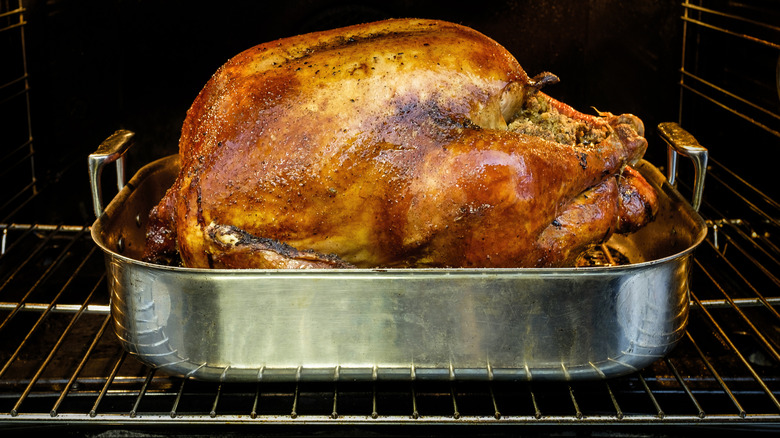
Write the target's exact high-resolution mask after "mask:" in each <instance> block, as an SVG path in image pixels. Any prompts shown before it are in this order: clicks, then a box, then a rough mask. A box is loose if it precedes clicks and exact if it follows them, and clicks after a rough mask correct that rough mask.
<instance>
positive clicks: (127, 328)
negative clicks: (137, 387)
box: [89, 123, 707, 382]
mask: <svg viewBox="0 0 780 438" xmlns="http://www.w3.org/2000/svg"><path fill="white" fill-rule="evenodd" d="M659 132H660V134H661V137H662V138H663V139H664V140H665V141H666V142H667V143H668V145H669V162H668V164H669V166H668V169H667V175H666V176H665V175H663V174H662V173H661V172H660V171H659V170H658V169H657V168H656V167H654V166H653V165H652V164H650V163H648V162H647V161H642V162H640V163H639V164H638V165H637V166H636V167H637V169H638V170H639V171H640V172H641V173H642V174H643V175H644V176H645V177H646V178H647V179H648V181H650V183H651V184H652V185H653V186H655V187H656V189H657V190H658V193H659V200H660V205H659V213H658V216H657V219H656V220H655V221H654V222H653V223H651V224H650V225H649V226H647V227H645V228H643V229H642V230H640V231H639V232H637V233H634V234H632V235H629V236H615V237H613V238H612V239H611V240H610V241H609V242H608V245H609V246H611V247H614V248H616V249H618V250H620V251H621V252H622V253H623V254H625V255H627V256H628V257H629V259H630V260H631V261H632V263H631V264H628V265H623V266H599V267H587V268H561V269H557V268H556V269H549V268H546V269H527V268H518V269H390V270H379V269H355V270H313V271H294V270H207V269H189V268H180V267H168V266H159V265H154V264H150V263H145V262H142V261H139V256H140V254H141V253H142V252H143V246H144V242H145V229H146V220H147V215H148V212H149V210H150V209H151V208H152V207H153V206H154V205H155V204H157V202H158V201H159V199H160V198H161V197H162V195H163V194H164V192H165V190H166V189H167V188H168V187H169V186H170V185H171V184H172V182H173V180H174V179H175V178H176V175H177V173H178V170H179V161H178V156H176V155H174V156H170V157H167V158H163V159H160V160H158V161H155V162H153V163H150V164H148V165H146V166H145V167H143V168H142V169H141V170H140V171H139V172H138V173H137V174H136V175H135V176H134V177H133V178H132V179H131V180H130V181H129V182H128V183H127V184H125V182H124V157H123V155H124V153H125V152H126V151H127V149H128V148H129V147H130V145H131V144H132V138H133V133H132V132H129V131H117V133H115V134H114V135H112V136H111V137H110V138H109V139H107V140H106V141H105V142H103V143H102V144H101V145H100V147H99V148H98V150H97V151H96V152H95V153H94V154H91V155H90V157H89V173H90V178H91V183H92V187H91V188H92V194H93V201H94V207H95V213H96V215H97V216H98V219H97V220H96V221H95V223H94V225H93V226H92V229H91V232H92V238H93V239H94V241H95V242H96V243H97V244H98V245H99V246H100V247H101V248H102V249H103V251H104V252H105V259H106V266H107V274H108V287H109V291H110V294H111V313H112V317H113V321H114V328H115V332H116V335H117V336H118V338H119V340H120V341H121V343H122V345H123V346H124V348H125V349H126V350H127V351H128V352H129V353H130V354H132V355H133V356H135V357H136V358H138V359H139V360H141V361H142V362H144V363H146V364H148V365H151V366H153V367H156V368H158V369H160V370H162V371H164V372H166V373H169V374H171V375H174V376H181V377H189V378H193V379H198V380H207V381H225V382H228V381H232V382H237V381H261V380H262V381H304V380H306V381H334V380H335V381H338V380H342V381H343V380H375V379H384V380H393V379H394V380H415V379H438V380H452V379H458V380H502V379H503V380H506V379H522V380H585V379H604V378H610V377H616V376H620V375H624V374H627V373H631V372H634V371H636V370H638V369H641V368H643V367H645V366H647V365H649V364H651V363H652V362H654V361H655V360H657V359H659V358H661V357H663V356H664V355H665V354H667V353H668V352H669V351H670V350H671V349H672V348H674V346H675V344H676V343H677V342H678V341H679V340H680V339H681V338H682V336H683V334H684V332H685V328H686V323H687V319H688V306H689V296H688V291H689V272H690V265H691V261H692V253H693V251H694V249H695V247H696V246H697V245H699V244H700V243H701V242H702V241H703V239H704V238H705V237H706V234H707V227H706V224H705V223H704V221H703V220H702V218H701V217H700V216H699V214H698V213H697V209H698V205H699V204H700V202H701V195H702V189H703V186H704V174H705V170H706V162H707V150H706V149H704V148H702V147H701V146H699V145H698V143H697V142H696V140H695V139H694V138H693V137H691V136H690V134H688V133H687V132H685V131H684V130H682V129H681V128H680V127H679V126H678V125H676V124H674V123H663V124H661V125H659ZM678 153H679V154H682V155H685V156H688V157H690V158H691V159H692V161H693V163H694V170H695V182H694V195H693V201H692V204H693V205H691V203H689V202H687V201H686V200H685V199H683V198H682V197H681V196H680V194H679V193H678V192H677V190H675V188H674V187H673V185H672V184H670V181H672V182H673V181H674V177H675V174H676V168H677V162H676V158H677V155H678ZM114 161H116V162H117V174H118V177H117V184H118V187H119V188H120V191H119V193H118V194H117V195H116V197H115V198H114V199H113V200H112V201H111V202H110V203H109V204H108V206H107V207H106V208H105V210H104V209H103V204H102V201H101V197H102V194H101V183H100V181H101V174H102V170H103V168H104V167H105V166H106V165H107V164H108V163H111V162H114Z"/></svg>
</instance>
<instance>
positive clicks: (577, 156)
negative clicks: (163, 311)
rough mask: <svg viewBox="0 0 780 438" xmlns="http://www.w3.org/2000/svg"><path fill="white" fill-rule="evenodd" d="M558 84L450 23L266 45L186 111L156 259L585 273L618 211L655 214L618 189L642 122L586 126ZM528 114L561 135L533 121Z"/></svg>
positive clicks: (151, 255)
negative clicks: (589, 255) (585, 257)
mask: <svg viewBox="0 0 780 438" xmlns="http://www.w3.org/2000/svg"><path fill="white" fill-rule="evenodd" d="M551 78H554V77H553V76H552V75H549V74H544V75H540V76H539V77H537V78H529V77H528V76H527V75H526V73H525V72H524V71H523V70H522V68H521V67H520V65H519V64H518V63H517V61H516V60H515V59H514V57H512V56H511V55H510V54H509V53H508V52H507V51H506V50H505V49H504V48H502V47H501V46H500V45H498V44H497V43H496V42H494V41H493V40H491V39H489V38H487V37H486V36H484V35H482V34H480V33H478V32H476V31H474V30H472V29H469V28H466V27H462V26H459V25H455V24H452V23H446V22H441V21H431V20H389V21H383V22H377V23H370V24H365V25H358V26H353V27H348V28H343V29H336V30H333V31H327V32H320V33H314V34H307V35H301V36H296V37H292V38H287V39H282V40H278V41H273V42H270V43H266V44H262V45H259V46H256V47H254V48H251V49H249V50H247V51H245V52H243V53H241V54H239V55H238V56H236V57H234V58H233V59H231V60H230V61H228V62H227V63H226V64H225V65H224V66H223V67H221V68H220V69H219V70H218V71H217V72H216V73H215V75H214V76H213V77H212V78H211V80H210V81H209V82H208V83H207V84H206V86H205V87H204V89H203V90H202V91H201V93H200V94H199V95H198V97H197V98H196V100H195V102H194V103H193V105H192V107H191V109H190V110H189V112H188V114H187V118H186V120H185V122H184V126H183V129H182V135H181V140H180V155H181V163H182V170H181V173H180V175H179V177H178V179H177V180H176V182H175V183H174V185H173V186H172V187H171V189H170V190H169V191H168V193H167V195H166V196H165V198H164V199H163V200H162V201H161V202H160V205H158V207H156V208H155V209H154V210H153V211H152V213H151V226H150V228H149V231H148V242H147V255H146V257H147V259H148V260H151V261H163V260H165V259H166V258H168V257H169V256H170V255H171V254H174V253H178V254H179V255H180V256H181V260H182V262H183V264H184V265H185V266H189V267H204V268H330V267H345V266H355V267H445V266H446V267H522V266H560V265H562V264H567V263H570V262H571V261H572V260H573V258H574V257H576V255H577V254H578V253H579V252H580V251H581V250H582V249H584V248H585V247H586V246H587V245H589V244H591V243H594V242H597V241H601V240H603V239H606V238H608V237H609V235H611V233H613V232H615V231H616V229H617V228H618V224H619V214H620V212H621V211H624V214H627V215H628V214H636V215H645V216H646V217H651V216H652V215H653V214H654V211H653V208H654V207H653V206H649V207H648V208H646V209H645V210H643V211H642V212H639V213H637V212H636V209H621V207H620V206H621V202H622V201H621V199H622V198H621V196H620V195H619V194H620V190H619V188H620V186H621V184H624V185H627V186H628V185H631V186H632V187H633V185H635V184H636V183H635V182H633V180H632V181H625V182H623V183H621V180H619V177H620V175H621V174H622V173H623V169H624V168H625V167H626V165H627V164H628V163H634V162H636V161H637V160H638V159H639V158H640V157H641V156H642V155H643V153H644V151H645V148H646V144H647V143H646V141H645V139H644V138H643V137H642V136H643V127H642V123H641V121H639V119H637V118H636V117H633V116H630V115H623V116H613V115H611V114H609V113H604V114H601V115H600V116H588V115H584V114H581V113H579V112H577V111H575V110H573V109H572V108H570V107H569V106H567V105H565V104H563V103H561V102H557V101H555V100H554V99H552V98H550V97H549V96H547V95H545V94H544V93H542V92H540V91H538V89H539V88H540V86H541V85H542V84H543V83H545V82H551V81H553V80H552V79H551ZM531 104H533V105H531ZM530 113H533V114H536V116H529V115H528V114H530ZM551 114H552V117H551V116H550V115H551ZM528 117H531V118H534V117H536V118H538V119H539V121H538V124H544V123H548V124H550V123H551V124H552V125H553V128H552V129H553V130H556V129H557V130H558V131H560V132H558V133H556V134H552V135H548V134H540V133H537V132H534V131H535V129H536V126H537V125H533V126H531V125H527V124H526V125H527V126H521V125H523V124H522V123H520V122H519V120H520V119H523V120H525V119H526V118H528ZM551 120H552V121H551ZM639 178H641V176H639ZM589 194H592V195H594V196H589ZM642 220H643V219H632V220H631V221H628V220H624V221H623V222H624V223H628V222H631V223H636V222H641V221H642ZM277 244H278V245H277Z"/></svg>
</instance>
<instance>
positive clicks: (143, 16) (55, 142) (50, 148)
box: [26, 0, 681, 223]
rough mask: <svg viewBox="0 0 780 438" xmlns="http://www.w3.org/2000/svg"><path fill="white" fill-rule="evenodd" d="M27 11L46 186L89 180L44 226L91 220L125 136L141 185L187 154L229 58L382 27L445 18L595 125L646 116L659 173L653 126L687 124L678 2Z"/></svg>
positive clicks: (92, 5) (255, 4) (76, 186)
mask: <svg viewBox="0 0 780 438" xmlns="http://www.w3.org/2000/svg"><path fill="white" fill-rule="evenodd" d="M26 6H27V8H28V12H27V16H26V18H27V21H28V28H27V50H28V65H29V72H30V78H31V84H32V90H33V91H32V95H31V97H32V103H31V108H32V114H33V116H32V129H33V134H34V138H35V147H36V150H37V157H36V166H38V175H39V177H40V176H56V177H58V178H63V176H62V175H60V169H61V168H63V167H66V166H68V165H69V164H73V165H74V166H75V168H77V169H78V171H76V172H73V174H74V175H75V178H76V180H77V181H75V182H74V183H73V184H69V187H70V190H69V191H68V193H70V194H71V196H74V197H75V198H76V199H74V200H73V202H72V203H70V204H69V205H71V206H72V208H67V209H58V210H57V212H56V213H53V212H52V211H50V210H45V209H44V211H42V212H41V213H40V214H42V215H51V214H56V215H65V216H68V217H64V218H53V219H49V218H42V219H39V221H47V220H56V219H61V220H64V221H65V222H72V221H77V222H79V223H82V222H84V221H89V220H90V219H91V218H90V214H91V213H90V212H91V206H90V205H86V204H88V203H89V202H90V201H89V197H88V196H87V194H88V190H89V188H88V186H87V185H86V182H87V178H86V172H85V171H83V167H85V165H86V155H87V154H89V153H90V152H92V151H93V150H94V149H95V147H96V146H97V145H98V144H99V143H100V141H102V140H103V139H104V138H106V137H107V136H108V135H110V134H111V133H112V132H113V131H114V130H116V129H119V128H124V129H129V130H132V131H135V132H136V133H137V144H136V146H135V147H134V148H133V149H132V151H131V153H130V159H129V160H128V165H129V169H128V173H129V174H130V175H132V173H134V171H135V170H136V169H137V168H138V167H140V166H141V165H143V164H145V163H147V162H149V161H151V160H153V159H155V158H158V157H161V156H165V155H168V154H171V153H175V152H176V149H177V141H178V135H179V130H180V126H181V123H182V121H183V118H184V116H185V112H186V110H187V108H188V106H189V105H190V103H191V102H192V100H193V99H194V97H195V96H196V94H197V93H198V92H199V90H200V89H201V87H202V86H203V85H204V84H205V82H206V81H207V80H208V79H209V77H210V76H211V74H212V73H213V72H214V71H215V70H216V69H217V68H218V67H219V66H220V65H221V64H222V63H224V62H225V61H226V60H227V59H228V58H230V57H231V56H233V55H235V54H237V53H238V52H240V51H242V50H244V49H247V48H249V47H251V46H253V45H256V44H259V43H261V42H265V41H269V40H272V39H276V38H280V37H285V36H290V35H294V34H299V33H303V32H308V31H315V30H321V29H326V28H332V27H338V26H342V25H348V24H354V23H359V22H365V21H372V20H379V19H383V18H390V17H423V18H437V19H444V20H450V21H454V22H458V23H462V24H465V25H468V26H471V27H474V28H476V29H477V30H480V31H482V32H483V33H485V34H487V35H489V36H490V37H492V38H494V39H495V40H497V41H498V42H499V43H501V44H502V45H504V46H505V47H506V48H507V49H508V50H509V51H510V52H512V53H513V54H515V56H516V57H517V58H518V60H519V61H520V63H521V65H522V66H523V67H524V69H525V70H526V71H527V72H528V73H529V75H534V74H536V73H539V72H542V71H551V72H553V73H555V74H557V75H558V76H559V77H560V79H561V82H560V83H559V84H556V85H553V86H550V87H549V88H547V89H546V90H545V91H547V92H548V93H549V94H551V95H553V96H554V97H556V98H558V99H560V100H563V101H565V102H567V103H569V104H571V105H573V106H574V107H575V108H577V109H580V110H583V111H586V112H587V111H592V110H591V109H590V108H591V107H594V108H598V109H599V110H603V111H611V112H615V113H617V112H631V113H634V114H637V115H638V116H640V117H641V118H642V119H643V120H644V121H645V124H646V127H647V131H648V132H647V135H648V138H650V139H651V147H650V150H649V152H648V157H649V158H650V159H651V161H653V162H654V163H661V162H662V160H663V157H664V156H665V155H664V154H665V147H664V146H663V145H662V144H661V142H660V141H659V140H658V138H657V135H656V134H655V126H656V125H657V124H658V123H659V122H663V121H676V120H677V112H678V100H679V87H678V85H677V84H678V82H679V73H678V70H679V65H680V51H681V47H680V46H681V44H680V41H681V23H680V19H679V17H680V14H681V8H680V5H679V1H678V0H655V1H643V2H623V1H619V0H590V1H581V0H555V1H552V0H548V1H538V0H517V1H497V0H483V1H481V2H473V1H468V2H466V1H449V2H446V3H444V2H433V1H399V0H387V1H384V2H377V3H364V2H347V1H294V0H287V1H283V2H282V1H278V2H264V1H246V0H232V1H222V2H200V1H183V0H168V1H162V2H161V1H154V0H79V1H75V0H47V1H44V0H35V1H29V2H27V5H26ZM74 163H75V164H74ZM79 194H83V195H84V196H79ZM56 201H58V202H62V198H61V197H60V195H58V197H57V200H56Z"/></svg>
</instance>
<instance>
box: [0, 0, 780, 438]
mask: <svg viewBox="0 0 780 438" xmlns="http://www.w3.org/2000/svg"><path fill="white" fill-rule="evenodd" d="M398 16H418V17H426V18H439V19H445V20H450V21H455V22H459V23H462V24H466V25H469V26H471V27H474V28H476V29H478V30H480V31H482V32H483V33H486V34H487V35H489V36H491V37H493V38H494V39H496V40H497V41H499V42H500V43H502V44H503V45H505V46H506V47H507V48H508V49H509V51H510V52H512V53H514V54H515V55H516V57H517V58H518V59H519V60H520V63H521V64H522V65H523V67H524V68H525V69H526V71H528V72H529V74H534V73H535V72H540V71H545V70H549V71H552V72H554V73H556V74H558V75H559V76H560V77H561V83H560V84H557V85H555V86H554V87H555V88H552V87H550V89H549V90H546V91H549V93H550V94H551V95H553V97H555V98H558V99H560V100H562V101H564V102H567V103H569V104H571V105H572V106H574V107H575V108H578V109H585V108H588V107H591V106H592V107H595V108H599V109H602V108H603V109H607V110H610V111H615V112H617V111H620V112H631V113H634V114H637V115H639V116H640V117H642V118H643V120H644V121H645V124H646V127H647V131H648V132H647V137H648V139H649V142H650V148H649V151H648V154H647V156H646V158H647V159H648V160H649V161H651V162H653V163H654V164H656V165H657V166H659V167H660V168H664V166H665V165H666V159H667V155H666V149H665V145H664V144H663V142H662V141H661V140H660V138H659V137H658V134H657V132H656V130H655V126H657V125H658V123H660V122H666V121H675V122H679V123H680V124H681V126H682V127H683V128H684V129H686V130H687V131H689V132H690V133H692V134H693V135H694V136H695V137H696V138H697V139H698V140H699V142H700V143H701V144H702V145H703V146H705V147H706V148H708V149H709V153H710V161H709V166H708V169H707V176H706V183H705V189H704V200H703V203H702V206H701V209H700V213H701V215H702V216H703V217H704V218H705V220H706V221H707V223H708V227H709V230H708V231H709V233H708V237H707V240H706V241H705V242H704V243H703V244H702V245H701V246H700V247H699V248H698V249H697V250H696V253H695V262H694V264H693V270H692V272H691V281H690V306H691V314H690V319H689V322H688V331H687V333H686V335H685V337H684V339H683V340H682V341H681V343H680V345H679V346H678V347H677V348H675V349H674V350H673V351H672V352H671V353H670V354H669V355H668V356H667V357H666V358H664V359H663V360H659V361H657V362H656V363H654V364H653V365H651V366H650V367H648V368H646V369H643V370H637V371H636V372H635V373H633V374H631V375H629V376H626V377H620V378H616V379H609V380H605V381H594V382H570V383H566V382H561V383H551V382H535V381H513V382H489V381H488V382H464V381H448V382H431V381H411V382H408V383H398V382H383V381H374V382H350V381H342V380H337V381H331V382H298V383H271V382H259V383H257V384H232V383H230V384H229V383H223V384H220V383H205V382H197V381H191V380H182V379H179V378H174V377H170V376H167V375H165V374H164V373H161V372H157V371H156V370H154V369H150V368H148V367H146V366H144V365H142V364H141V363H139V362H137V361H135V360H134V359H132V358H130V357H128V355H127V354H126V353H125V352H124V350H122V348H121V347H120V345H119V343H118V341H117V339H116V338H115V335H114V333H113V329H112V327H111V317H110V315H109V302H108V300H109V297H108V293H107V286H106V272H105V264H104V260H103V254H102V253H101V252H100V251H99V249H97V247H96V246H95V245H94V243H93V242H92V240H91V238H90V235H89V230H90V226H91V224H92V222H93V221H94V215H93V214H92V206H91V199H90V190H89V185H88V178H87V171H86V157H87V155H88V154H89V153H91V152H93V151H94V150H95V148H96V147H97V145H98V144H100V142H101V141H103V140H104V139H105V138H106V137H108V136H109V135H110V134H111V133H112V132H113V131H114V130H116V129H119V128H124V129H130V130H132V131H134V132H136V133H137V136H138V138H137V146H136V147H134V148H133V149H132V150H131V151H130V152H129V153H128V157H127V160H126V161H127V165H128V175H132V174H133V173H134V172H135V170H137V169H138V168H139V167H140V166H142V165H144V164H146V163H148V162H150V161H152V160H154V159H156V158H159V157H163V156H166V155H170V154H172V153H175V152H176V148H177V140H178V131H179V129H180V126H181V122H182V120H183V118H184V114H185V112H186V109H187V107H188V106H189V104H190V103H191V102H192V99H193V98H194V96H195V95H196V94H197V92H198V91H199V90H200V87H201V86H202V85H203V84H204V83H205V82H206V80H207V79H208V77H209V76H210V75H211V73H213V71H214V70H216V68H217V67H219V65H221V64H222V63H224V62H225V61H226V60H227V58H228V57H230V56H232V55H233V54H236V53H238V52H239V51H241V50H243V49H245V48H248V47H251V46H253V45H255V44H258V43H260V42H264V41H268V40H272V39H275V38H279V37H283V36H288V35H293V34H298V33H302V32H306V31H312V30H319V29H325V28H332V27H337V26H341V25H346V24H352V23H358V22H364V21H370V20H375V19H382V18H389V17H398ZM777 23H780V8H778V6H777V4H776V3H775V2H772V1H769V0H749V1H743V2H732V1H716V0H712V1H710V0H700V1H685V0H683V1H680V0H657V1H652V2H641V3H640V2H632V3H630V4H629V3H628V2H619V1H614V0H590V1H587V2H580V1H574V0H570V1H556V2H553V1H544V2H534V1H530V0H528V1H523V0H520V1H492V0H488V1H486V2H482V3H481V4H480V7H479V8H476V9H475V8H474V5H473V4H472V3H467V2H461V1H454V2H448V7H446V8H442V7H441V5H440V4H437V3H435V2H426V1H423V2H407V1H388V2H383V3H382V4H381V6H366V5H363V4H362V3H351V2H342V1H330V2H310V1H298V2H296V1H291V2H286V3H285V2H274V3H271V4H265V3H264V2H250V1H229V2H223V3H219V4H217V3H212V2H185V1H168V2H153V1H148V0H137V1H128V0H112V1H79V2H75V1H66V0H45V1H44V0H35V1H22V0H0V59H2V63H1V65H2V68H0V156H1V157H2V159H0V187H3V190H2V192H1V193H0V230H1V232H2V236H0V238H1V239H2V241H1V242H0V425H1V426H0V427H2V428H4V429H6V430H8V431H20V430H27V429H32V428H42V427H61V428H64V429H68V430H74V431H83V430H89V431H91V432H97V431H103V430H117V429H121V430H134V431H137V432H138V433H149V434H153V433H167V434H173V433H188V434H194V435H197V434H207V433H208V432H207V431H212V432H213V431H219V432H222V433H224V432H227V431H231V432H234V433H242V432H251V433H264V434H269V435H271V434H290V433H293V432H291V431H296V432H295V433H298V432H301V433H302V432H303V431H306V432H310V431H312V430H314V431H317V432H318V433H320V434H325V435H327V434H355V433H360V432H364V433H371V434H404V435H415V434H427V433H433V432H434V431H435V432H444V433H449V434H466V433H468V434H470V435H473V434H477V433H479V434H503V433H506V432H507V431H512V432H513V433H518V432H517V431H518V430H519V429H515V428H520V427H522V428H523V429H522V431H523V433H526V434H529V435H530V434H537V433H538V434H543V433H550V432H553V431H554V432H555V433H560V434H578V433H581V432H585V431H587V433H597V432H606V431H611V433H615V434H633V435H640V436H642V435H649V434H653V435H674V434H685V433H687V432H689V431H690V430H691V428H692V427H695V428H696V430H705V429H711V430H720V429H723V428H732V429H741V428H747V429H749V430H751V431H754V432H758V431H768V432H775V433H776V432H777V431H778V429H780V314H778V309H780V278H778V277H779V276H780V269H779V268H780V242H779V241H778V234H779V233H780V222H779V221H780V205H779V204H778V201H780V196H779V195H780V194H779V193H778V190H777V185H776V182H775V179H774V178H773V176H774V175H773V171H774V169H775V167H776V164H775V163H774V162H773V160H772V159H771V157H774V156H775V155H773V154H776V152H777V148H778V147H779V146H780V141H779V138H780V57H779V55H780V27H778V26H777ZM679 162H680V166H679V167H680V168H679V176H678V190H679V191H680V192H681V193H682V194H683V195H684V196H686V197H689V196H690V183H691V181H692V175H691V172H692V171H691V169H690V166H688V164H687V163H686V162H685V159H684V158H681V159H680V160H679ZM107 173H110V172H107ZM110 178H113V175H107V176H106V179H107V180H108V181H110ZM111 185H112V183H110V182H107V183H105V184H103V186H104V187H106V188H109V187H111ZM104 196H105V197H110V196H112V194H111V192H110V190H109V191H107V192H106V193H104ZM106 199H108V198H106ZM400 426H409V427H400ZM457 426H461V427H457ZM463 426H469V427H463Z"/></svg>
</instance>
